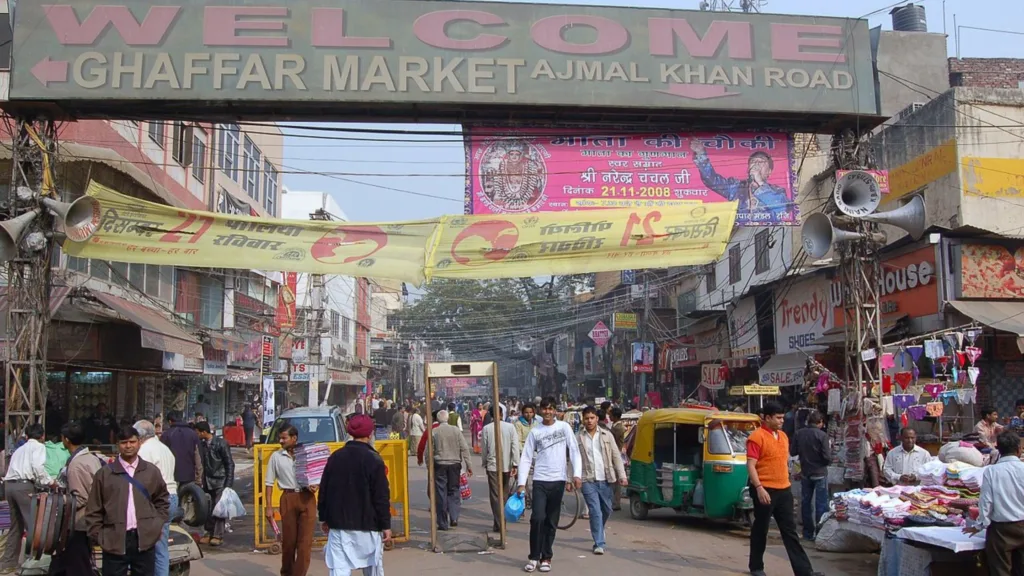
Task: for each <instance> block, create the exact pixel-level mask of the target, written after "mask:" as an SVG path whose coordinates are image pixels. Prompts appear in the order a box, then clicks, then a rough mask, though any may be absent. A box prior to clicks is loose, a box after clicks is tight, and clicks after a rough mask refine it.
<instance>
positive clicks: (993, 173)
mask: <svg viewBox="0 0 1024 576" xmlns="http://www.w3.org/2000/svg"><path fill="white" fill-rule="evenodd" d="M960 175H961V179H962V182H963V187H964V192H966V193H967V194H974V195H976V196H988V197H990V198H1021V197H1022V196H1024V159H1021V158H975V157H972V156H967V157H964V159H963V164H961V166H960Z"/></svg>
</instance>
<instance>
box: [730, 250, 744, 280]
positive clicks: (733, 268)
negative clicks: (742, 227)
mask: <svg viewBox="0 0 1024 576" xmlns="http://www.w3.org/2000/svg"><path fill="white" fill-rule="evenodd" d="M741 255H742V252H741V251H740V245H739V244H734V245H733V246H732V247H731V248H729V284H735V283H737V282H739V281H740V277H741V276H743V273H742V272H743V271H742V269H741V268H740V256H741Z"/></svg>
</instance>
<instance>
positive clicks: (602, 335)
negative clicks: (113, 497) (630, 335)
mask: <svg viewBox="0 0 1024 576" xmlns="http://www.w3.org/2000/svg"><path fill="white" fill-rule="evenodd" d="M587 335H588V336H590V339H591V340H593V341H594V344H597V345H598V346H600V347H602V348H604V345H605V344H607V343H608V341H609V340H611V339H612V331H611V330H609V329H608V326H607V325H605V323H604V322H601V321H600V320H598V321H597V324H595V325H594V327H593V328H592V329H591V330H590V333H589V334H587Z"/></svg>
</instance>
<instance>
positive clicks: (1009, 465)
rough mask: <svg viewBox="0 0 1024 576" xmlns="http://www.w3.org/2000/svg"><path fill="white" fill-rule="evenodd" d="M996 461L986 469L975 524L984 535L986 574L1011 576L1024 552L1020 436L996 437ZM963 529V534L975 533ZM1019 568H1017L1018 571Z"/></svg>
mask: <svg viewBox="0 0 1024 576" xmlns="http://www.w3.org/2000/svg"><path fill="white" fill-rule="evenodd" d="M996 448H997V449H998V450H999V461H998V462H996V463H995V464H992V465H990V466H986V467H985V471H984V473H983V475H982V482H981V499H980V500H979V502H978V523H979V524H980V525H981V527H982V528H986V529H987V531H986V532H985V556H986V558H987V559H988V573H989V574H991V575H992V576H1010V574H1012V573H1014V571H1013V570H1014V568H1015V567H1014V566H1013V564H1014V562H1013V560H1014V558H1017V559H1018V563H1019V558H1020V556H1021V552H1022V551H1024V463H1021V460H1020V457H1021V446H1020V436H1019V435H1018V434H1017V433H1016V432H1012V431H1011V432H1002V433H1001V434H999V436H997V437H996ZM978 530H979V529H977V528H974V529H965V530H964V532H968V533H973V532H978ZM1021 568H1022V567H1021V566H1017V567H1016V569H1017V570H1020V569H1021Z"/></svg>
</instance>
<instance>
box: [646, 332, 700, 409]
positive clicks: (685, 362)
mask: <svg viewBox="0 0 1024 576" xmlns="http://www.w3.org/2000/svg"><path fill="white" fill-rule="evenodd" d="M699 366H700V362H699V361H698V360H697V347H696V343H695V340H694V338H693V337H692V336H681V337H679V338H674V339H672V340H669V341H667V342H662V343H661V344H660V345H659V346H658V373H657V382H658V385H657V387H658V392H659V393H660V395H661V399H662V402H663V403H664V405H666V406H675V405H677V404H679V402H680V401H682V400H683V399H684V398H685V397H686V396H685V395H684V391H685V390H684V385H683V383H684V382H685V379H686V374H685V373H686V370H687V369H698V368H699Z"/></svg>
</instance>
